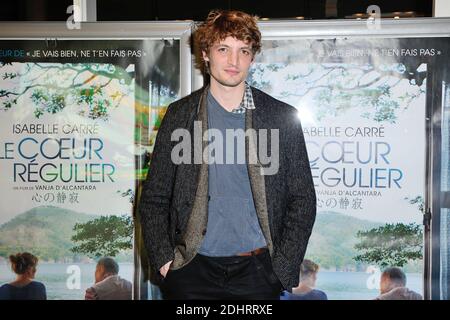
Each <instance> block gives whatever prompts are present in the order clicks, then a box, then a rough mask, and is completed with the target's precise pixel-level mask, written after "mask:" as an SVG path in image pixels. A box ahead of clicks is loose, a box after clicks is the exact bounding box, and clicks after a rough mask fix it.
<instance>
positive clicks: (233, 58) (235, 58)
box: [228, 51, 239, 66]
mask: <svg viewBox="0 0 450 320" xmlns="http://www.w3.org/2000/svg"><path fill="white" fill-rule="evenodd" d="M238 62H239V55H238V54H237V53H236V52H233V51H230V53H229V54H228V64H231V65H233V66H237V65H238Z"/></svg>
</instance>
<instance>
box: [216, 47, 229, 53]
mask: <svg viewBox="0 0 450 320" xmlns="http://www.w3.org/2000/svg"><path fill="white" fill-rule="evenodd" d="M217 50H218V51H219V52H226V51H227V48H219V49H217Z"/></svg>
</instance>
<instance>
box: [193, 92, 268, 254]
mask: <svg viewBox="0 0 450 320" xmlns="http://www.w3.org/2000/svg"><path fill="white" fill-rule="evenodd" d="M207 108H208V109H207V110H208V129H209V130H208V132H209V136H208V137H209V148H210V149H209V150H210V153H209V154H210V155H212V157H211V156H210V158H209V160H210V162H209V165H208V170H209V171H208V177H209V179H208V183H209V202H208V225H207V232H206V235H205V238H204V240H203V243H202V245H201V247H200V250H199V253H200V254H203V255H206V256H234V255H236V254H238V253H240V252H247V251H251V250H254V249H256V248H260V247H264V246H266V241H265V239H264V235H263V233H262V231H261V227H260V225H259V222H258V218H257V215H256V210H255V205H254V202H253V196H252V192H251V186H250V181H249V177H248V171H247V164H246V159H245V114H237V113H232V112H228V111H227V110H225V109H224V108H223V107H221V106H220V104H219V103H218V102H217V101H216V99H214V97H213V96H212V94H211V93H210V92H208V97H207ZM211 129H214V130H211ZM227 129H228V130H227ZM236 137H237V138H236ZM213 158H214V160H215V161H214V162H213V163H211V162H212V159H213Z"/></svg>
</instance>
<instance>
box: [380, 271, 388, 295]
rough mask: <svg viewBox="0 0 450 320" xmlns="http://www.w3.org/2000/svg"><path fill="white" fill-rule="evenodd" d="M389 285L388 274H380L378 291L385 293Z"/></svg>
mask: <svg viewBox="0 0 450 320" xmlns="http://www.w3.org/2000/svg"><path fill="white" fill-rule="evenodd" d="M390 286H391V281H390V279H389V276H387V275H386V274H384V273H383V274H382V275H381V279H380V293H381V294H383V293H386V292H388V291H389V290H390Z"/></svg>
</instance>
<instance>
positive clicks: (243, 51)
mask: <svg viewBox="0 0 450 320" xmlns="http://www.w3.org/2000/svg"><path fill="white" fill-rule="evenodd" d="M242 53H243V54H245V55H246V56H249V55H250V51H248V50H242Z"/></svg>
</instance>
